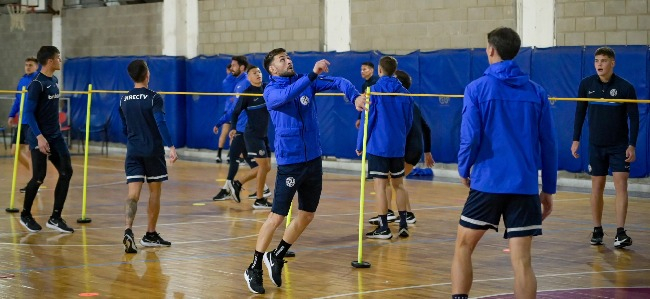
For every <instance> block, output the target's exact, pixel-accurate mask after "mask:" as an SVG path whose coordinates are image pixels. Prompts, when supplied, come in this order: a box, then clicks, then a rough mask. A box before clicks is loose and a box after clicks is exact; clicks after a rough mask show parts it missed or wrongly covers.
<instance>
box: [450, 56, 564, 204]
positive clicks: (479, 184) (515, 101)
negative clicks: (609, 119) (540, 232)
mask: <svg viewBox="0 0 650 299" xmlns="http://www.w3.org/2000/svg"><path fill="white" fill-rule="evenodd" d="M549 106H550V103H549V101H548V98H547V96H546V92H545V91H544V90H543V89H542V88H541V87H540V86H539V85H537V84H535V83H534V82H532V81H530V80H529V78H528V76H527V75H526V74H524V73H523V72H521V70H520V69H519V67H518V66H517V65H516V63H514V62H513V61H504V62H501V63H496V64H493V65H491V66H490V67H489V68H488V69H487V70H486V72H485V75H484V76H483V77H481V78H479V79H477V80H475V81H473V82H472V83H470V84H469V85H468V86H467V88H466V90H465V100H464V106H463V123H462V126H461V145H460V147H461V149H460V151H459V154H458V160H459V173H460V174H461V176H462V177H469V171H470V168H471V167H472V166H473V167H474V168H473V170H472V173H471V187H472V189H475V190H478V191H483V192H490V193H516V194H537V192H538V181H537V163H538V162H539V161H540V158H541V160H542V170H543V179H544V183H543V186H544V189H547V188H548V189H547V190H549V192H548V193H551V194H552V193H555V178H553V177H552V176H553V175H554V176H555V177H557V174H556V171H557V156H556V155H555V153H556V151H557V150H556V145H555V131H554V129H553V128H554V126H553V121H552V118H551V113H550V108H549ZM550 190H553V191H552V192H551V191H550Z"/></svg>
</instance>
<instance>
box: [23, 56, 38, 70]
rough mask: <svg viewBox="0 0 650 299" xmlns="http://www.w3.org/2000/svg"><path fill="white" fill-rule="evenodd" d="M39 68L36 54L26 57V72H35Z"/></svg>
mask: <svg viewBox="0 0 650 299" xmlns="http://www.w3.org/2000/svg"><path fill="white" fill-rule="evenodd" d="M37 69H38V60H37V59H36V57H34V56H30V57H27V58H26V59H25V74H27V75H30V74H33V73H34V72H35V71H36V70H37Z"/></svg>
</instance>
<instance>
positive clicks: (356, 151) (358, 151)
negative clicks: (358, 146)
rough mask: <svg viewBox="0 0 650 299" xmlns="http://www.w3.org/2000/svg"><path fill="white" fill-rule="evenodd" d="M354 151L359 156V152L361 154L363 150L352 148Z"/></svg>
mask: <svg viewBox="0 0 650 299" xmlns="http://www.w3.org/2000/svg"><path fill="white" fill-rule="evenodd" d="M354 152H355V153H357V156H361V154H363V152H362V151H360V150H354Z"/></svg>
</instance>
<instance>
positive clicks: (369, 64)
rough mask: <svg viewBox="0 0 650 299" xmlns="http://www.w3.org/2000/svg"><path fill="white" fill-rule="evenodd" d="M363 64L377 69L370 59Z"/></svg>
mask: <svg viewBox="0 0 650 299" xmlns="http://www.w3.org/2000/svg"><path fill="white" fill-rule="evenodd" d="M361 65H365V66H367V67H369V68H371V69H373V70H374V69H375V64H374V63H372V62H370V61H366V62H362V63H361Z"/></svg>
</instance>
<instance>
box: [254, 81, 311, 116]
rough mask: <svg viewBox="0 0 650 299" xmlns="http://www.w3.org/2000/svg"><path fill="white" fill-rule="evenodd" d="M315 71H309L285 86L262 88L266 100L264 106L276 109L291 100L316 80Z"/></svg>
mask: <svg viewBox="0 0 650 299" xmlns="http://www.w3.org/2000/svg"><path fill="white" fill-rule="evenodd" d="M316 76H317V75H316V73H313V72H312V73H309V75H307V76H303V77H301V78H300V79H298V80H297V81H296V82H294V83H292V84H291V85H289V86H287V87H285V88H277V87H275V86H273V85H270V86H268V87H267V88H265V89H264V99H265V100H266V107H267V108H268V109H269V110H271V109H277V108H278V107H280V106H282V105H284V104H286V103H289V102H291V101H293V99H295V98H296V97H297V96H298V95H300V93H302V92H303V91H304V90H305V89H307V87H309V85H310V84H311V83H312V82H313V81H314V80H316Z"/></svg>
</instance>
